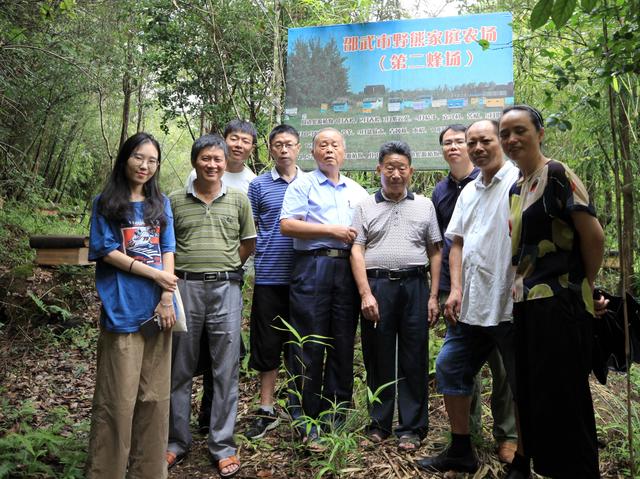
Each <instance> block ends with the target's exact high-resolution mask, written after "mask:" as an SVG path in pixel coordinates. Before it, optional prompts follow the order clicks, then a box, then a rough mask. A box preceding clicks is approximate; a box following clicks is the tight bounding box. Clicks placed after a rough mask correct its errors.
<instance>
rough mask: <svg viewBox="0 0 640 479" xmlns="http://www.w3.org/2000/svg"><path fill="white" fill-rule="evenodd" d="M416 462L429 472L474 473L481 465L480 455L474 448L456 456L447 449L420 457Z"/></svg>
mask: <svg viewBox="0 0 640 479" xmlns="http://www.w3.org/2000/svg"><path fill="white" fill-rule="evenodd" d="M416 464H417V465H418V466H419V467H421V468H422V469H424V470H425V471H429V472H447V471H455V472H469V473H474V472H476V471H477V470H478V467H479V466H480V464H479V463H478V457H477V456H476V454H475V452H473V450H471V451H469V452H468V453H467V454H465V455H464V456H459V457H454V456H450V455H449V449H446V450H445V451H443V452H442V453H440V454H438V455H437V456H432V457H424V458H422V459H418V460H417V461H416Z"/></svg>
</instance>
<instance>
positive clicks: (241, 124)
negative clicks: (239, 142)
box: [222, 119, 258, 145]
mask: <svg viewBox="0 0 640 479" xmlns="http://www.w3.org/2000/svg"><path fill="white" fill-rule="evenodd" d="M235 132H240V133H246V134H247V135H251V138H253V144H254V145H256V144H257V143H258V132H257V130H256V127H255V126H253V123H251V122H250V121H245V120H239V119H235V120H231V121H230V122H229V123H227V125H226V126H225V127H224V133H223V134H222V136H223V137H224V138H225V139H226V138H227V136H229V135H230V134H231V133H235Z"/></svg>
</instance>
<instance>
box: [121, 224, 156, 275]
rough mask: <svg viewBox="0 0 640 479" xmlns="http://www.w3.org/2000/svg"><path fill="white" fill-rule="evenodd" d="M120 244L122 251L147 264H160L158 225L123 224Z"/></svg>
mask: <svg viewBox="0 0 640 479" xmlns="http://www.w3.org/2000/svg"><path fill="white" fill-rule="evenodd" d="M120 231H121V232H122V244H123V245H124V253H125V254H126V255H127V256H129V257H130V258H133V259H136V260H138V261H140V262H141V263H144V264H147V265H149V266H159V265H161V264H162V253H161V252H160V227H158V226H146V225H144V224H139V225H131V226H123V227H122V228H120Z"/></svg>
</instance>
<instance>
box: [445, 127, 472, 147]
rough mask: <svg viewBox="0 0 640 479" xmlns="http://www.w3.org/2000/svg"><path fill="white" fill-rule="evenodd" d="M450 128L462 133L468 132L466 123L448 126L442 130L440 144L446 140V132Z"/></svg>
mask: <svg viewBox="0 0 640 479" xmlns="http://www.w3.org/2000/svg"><path fill="white" fill-rule="evenodd" d="M449 130H451V131H457V132H460V133H466V132H467V127H466V126H464V125H461V124H460V123H454V124H453V125H449V126H447V127H446V128H445V129H444V130H442V131H441V132H440V139H439V141H440V146H442V142H443V141H444V134H445V133H446V132H448V131H449Z"/></svg>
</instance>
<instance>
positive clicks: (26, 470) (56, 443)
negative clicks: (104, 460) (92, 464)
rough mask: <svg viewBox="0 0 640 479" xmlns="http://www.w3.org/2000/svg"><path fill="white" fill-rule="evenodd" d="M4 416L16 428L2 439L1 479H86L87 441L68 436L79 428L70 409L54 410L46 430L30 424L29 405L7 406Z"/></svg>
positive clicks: (80, 436)
mask: <svg viewBox="0 0 640 479" xmlns="http://www.w3.org/2000/svg"><path fill="white" fill-rule="evenodd" d="M7 409H8V410H7ZM2 412H3V413H5V414H6V415H7V418H9V417H10V418H11V419H12V420H13V422H14V425H13V427H12V429H11V431H10V432H9V433H8V434H6V435H4V436H2V437H0V478H5V477H7V478H9V477H11V478H20V477H30V478H36V477H40V478H69V479H71V478H80V477H83V471H82V468H83V465H84V462H85V459H86V452H85V451H84V448H85V444H84V437H82V435H81V434H69V433H68V432H67V431H68V430H69V429H70V428H72V427H76V425H75V424H73V421H72V419H71V416H70V415H69V411H68V410H67V409H66V408H61V407H59V408H56V409H54V410H53V411H52V412H51V413H50V414H49V418H48V421H47V422H51V425H50V426H49V427H46V428H42V427H40V428H35V427H33V426H32V425H31V424H30V423H31V421H32V418H33V414H34V410H33V405H32V404H31V403H29V402H28V401H25V402H24V403H22V404H21V405H20V407H18V408H10V407H8V406H7V404H6V403H3V404H2ZM84 423H88V421H84ZM79 429H81V430H82V429H84V430H85V431H86V425H84V424H83V423H81V424H80V425H79Z"/></svg>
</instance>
